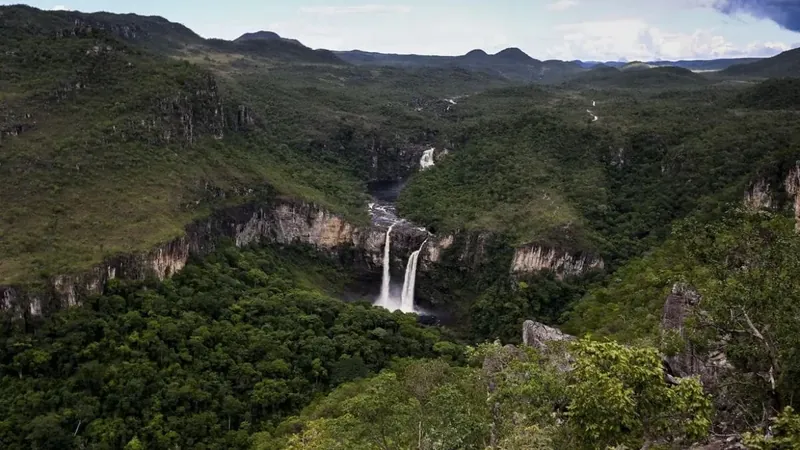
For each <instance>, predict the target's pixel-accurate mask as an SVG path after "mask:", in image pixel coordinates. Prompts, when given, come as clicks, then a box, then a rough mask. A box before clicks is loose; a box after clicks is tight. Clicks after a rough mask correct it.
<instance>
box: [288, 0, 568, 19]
mask: <svg viewBox="0 0 800 450" xmlns="http://www.w3.org/2000/svg"><path fill="white" fill-rule="evenodd" d="M567 1H569V0H567ZM300 12H303V13H307V14H322V15H326V16H333V15H338V14H386V13H389V14H406V13H408V12H411V8H410V7H408V6H404V5H354V6H304V7H302V8H300Z"/></svg>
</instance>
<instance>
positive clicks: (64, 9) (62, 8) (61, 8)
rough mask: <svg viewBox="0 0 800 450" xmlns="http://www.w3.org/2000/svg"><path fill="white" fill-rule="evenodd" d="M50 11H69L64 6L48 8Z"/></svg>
mask: <svg viewBox="0 0 800 450" xmlns="http://www.w3.org/2000/svg"><path fill="white" fill-rule="evenodd" d="M50 11H70V9H69V8H67V7H66V6H64V5H56V6H53V7H52V8H50Z"/></svg>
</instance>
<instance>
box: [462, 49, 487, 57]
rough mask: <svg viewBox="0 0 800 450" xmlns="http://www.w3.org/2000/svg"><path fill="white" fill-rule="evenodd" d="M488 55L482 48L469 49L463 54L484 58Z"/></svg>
mask: <svg viewBox="0 0 800 450" xmlns="http://www.w3.org/2000/svg"><path fill="white" fill-rule="evenodd" d="M488 56H489V54H488V53H486V52H485V51H483V50H481V49H479V48H478V49H475V50H471V51H469V52H467V54H466V55H464V57H465V58H486V57H488Z"/></svg>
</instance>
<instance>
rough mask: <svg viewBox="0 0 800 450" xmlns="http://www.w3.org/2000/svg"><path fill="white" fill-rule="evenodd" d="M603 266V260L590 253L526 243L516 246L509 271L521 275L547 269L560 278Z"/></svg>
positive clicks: (600, 268) (581, 273)
mask: <svg viewBox="0 0 800 450" xmlns="http://www.w3.org/2000/svg"><path fill="white" fill-rule="evenodd" d="M604 267H605V264H604V262H603V260H602V259H600V258H597V257H594V256H592V255H588V254H571V253H569V252H566V251H562V250H557V249H553V248H547V247H542V246H539V245H527V246H524V247H520V248H517V249H516V251H515V252H514V260H513V262H512V264H511V272H512V273H513V274H517V275H521V274H533V273H537V272H543V271H549V272H553V273H555V274H556V277H558V278H559V279H561V278H564V277H567V276H578V275H583V274H585V273H587V272H590V271H594V270H602V269H603V268H604Z"/></svg>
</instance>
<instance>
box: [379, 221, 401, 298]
mask: <svg viewBox="0 0 800 450" xmlns="http://www.w3.org/2000/svg"><path fill="white" fill-rule="evenodd" d="M395 225H397V223H393V224H391V225H390V226H389V229H388V230H386V242H385V243H384V244H383V280H382V281H381V294H380V297H378V302H377V303H376V305H377V306H382V307H384V308H386V309H392V305H391V303H392V298H391V297H392V293H391V287H392V274H391V272H390V270H389V266H390V264H389V262H390V260H391V258H390V249H391V238H392V228H394V226H395Z"/></svg>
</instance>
